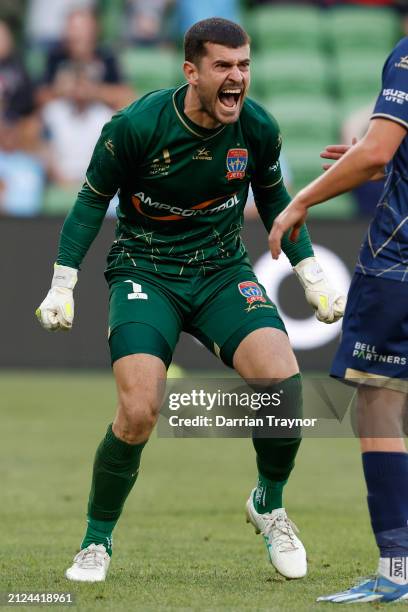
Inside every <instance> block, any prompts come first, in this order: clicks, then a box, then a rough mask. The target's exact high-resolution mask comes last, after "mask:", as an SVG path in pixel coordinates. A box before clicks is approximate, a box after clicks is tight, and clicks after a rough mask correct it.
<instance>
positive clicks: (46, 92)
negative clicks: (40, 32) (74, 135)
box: [38, 9, 133, 110]
mask: <svg viewBox="0 0 408 612" xmlns="http://www.w3.org/2000/svg"><path fill="white" fill-rule="evenodd" d="M97 41H98V23H97V20H96V17H95V15H94V13H93V12H92V11H90V10H85V9H83V10H75V11H74V12H72V13H71V14H70V15H69V17H68V19H67V22H66V27H65V34H64V41H63V43H62V44H61V45H60V46H59V47H58V48H57V49H55V50H54V51H51V52H50V53H49V55H48V60H47V67H46V71H45V76H44V85H43V86H42V87H40V89H39V92H38V100H39V103H40V104H42V105H43V104H46V103H47V102H50V101H51V100H55V99H57V98H61V97H62V98H75V97H76V95H77V92H75V88H77V87H78V85H80V86H81V87H82V92H81V97H82V98H84V99H86V100H87V101H88V102H95V103H97V102H99V103H103V104H106V105H107V106H110V107H111V108H112V109H114V110H117V109H119V108H121V107H123V106H126V105H127V104H129V102H130V101H131V100H132V98H133V92H132V90H131V88H130V87H128V86H127V85H125V84H124V83H123V82H122V79H121V75H120V71H119V66H118V63H117V61H116V58H115V57H114V55H113V54H112V53H111V52H110V51H108V50H107V49H104V48H101V47H99V46H98V44H97ZM79 74H80V75H81V80H80V83H79V82H78V78H77V77H78V75H79Z"/></svg>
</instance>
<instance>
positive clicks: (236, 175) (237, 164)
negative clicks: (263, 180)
mask: <svg viewBox="0 0 408 612" xmlns="http://www.w3.org/2000/svg"><path fill="white" fill-rule="evenodd" d="M247 165H248V149H230V150H229V151H228V153H227V170H228V172H227V179H228V180H229V181H232V180H233V179H243V178H245V170H246V167H247Z"/></svg>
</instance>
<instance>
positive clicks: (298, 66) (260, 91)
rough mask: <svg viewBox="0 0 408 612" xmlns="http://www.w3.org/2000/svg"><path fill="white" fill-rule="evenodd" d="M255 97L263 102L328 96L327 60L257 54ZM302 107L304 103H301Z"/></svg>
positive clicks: (295, 54)
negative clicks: (275, 97)
mask: <svg viewBox="0 0 408 612" xmlns="http://www.w3.org/2000/svg"><path fill="white" fill-rule="evenodd" d="M251 66H252V84H251V88H252V93H253V94H254V95H255V96H258V97H260V98H264V99H267V98H272V97H274V96H277V95H279V96H281V95H288V96H293V99H298V100H299V96H301V95H304V94H309V95H312V94H313V95H319V94H325V93H327V90H328V87H329V82H328V79H327V66H326V58H325V56H324V55H322V54H321V53H319V52H316V51H308V52H304V53H298V52H297V51H296V52H285V53H282V52H269V53H257V54H254V57H253V61H252V64H251ZM299 104H301V101H300V100H299Z"/></svg>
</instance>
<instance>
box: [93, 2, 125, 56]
mask: <svg viewBox="0 0 408 612" xmlns="http://www.w3.org/2000/svg"><path fill="white" fill-rule="evenodd" d="M99 3H100V4H101V9H102V10H101V31H102V40H103V41H104V43H107V44H109V45H115V44H116V43H117V41H118V40H120V39H121V35H122V29H123V26H124V11H125V9H124V5H123V4H124V3H123V2H120V1H119V2H111V1H110V0H99Z"/></svg>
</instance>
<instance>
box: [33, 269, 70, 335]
mask: <svg viewBox="0 0 408 612" xmlns="http://www.w3.org/2000/svg"><path fill="white" fill-rule="evenodd" d="M77 280H78V270H75V268H69V267H68V266H60V265H59V264H54V276H53V278H52V283H51V289H50V290H49V292H48V293H47V297H46V298H45V300H44V301H43V302H41V304H40V305H39V307H38V308H37V310H36V311H35V314H36V316H37V319H38V320H39V322H40V323H41V325H42V326H43V327H44V328H45V329H47V330H49V331H57V330H58V329H62V330H65V331H68V330H70V329H71V327H72V322H73V319H74V298H73V295H72V290H73V288H74V287H75V285H76V282H77Z"/></svg>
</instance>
